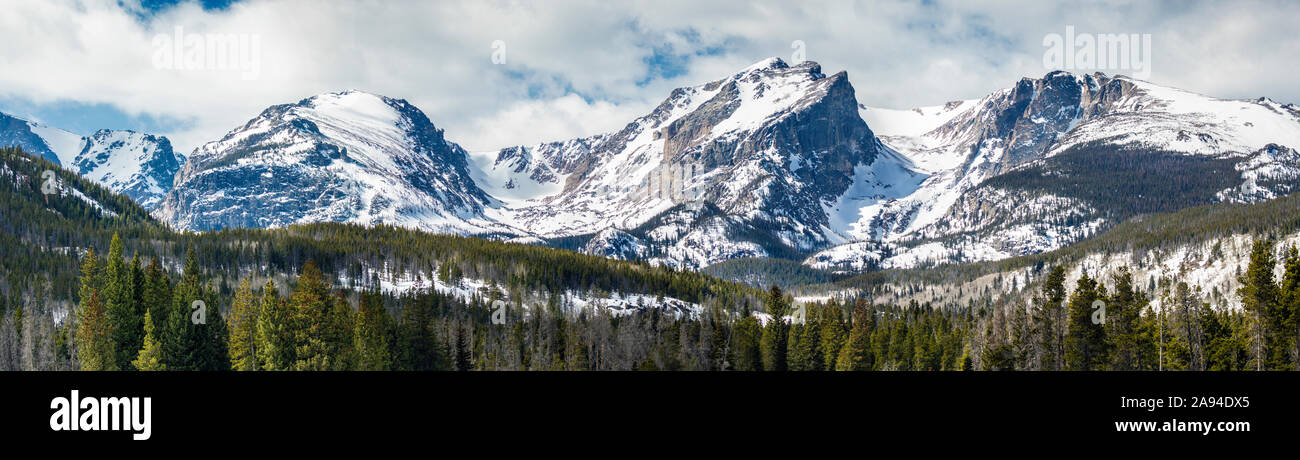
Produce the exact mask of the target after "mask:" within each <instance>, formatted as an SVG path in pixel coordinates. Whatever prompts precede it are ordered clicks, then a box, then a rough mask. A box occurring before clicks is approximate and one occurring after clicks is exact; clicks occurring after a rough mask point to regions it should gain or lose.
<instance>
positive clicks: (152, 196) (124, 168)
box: [0, 113, 184, 210]
mask: <svg viewBox="0 0 1300 460" xmlns="http://www.w3.org/2000/svg"><path fill="white" fill-rule="evenodd" d="M0 146H17V147H21V148H22V149H23V150H24V151H26V152H29V153H32V154H35V155H39V156H42V157H44V158H45V159H47V160H49V161H51V162H53V163H55V164H58V165H60V166H62V167H64V168H66V169H69V170H71V171H73V172H76V173H77V174H80V175H82V176H83V177H86V178H87V179H90V180H93V181H95V182H96V183H98V184H100V185H103V186H105V187H107V188H109V189H110V190H113V191H115V192H118V193H122V194H125V195H127V196H129V197H131V199H133V200H135V201H136V202H137V203H139V204H140V205H141V206H143V207H144V208H145V209H150V210H151V209H154V208H155V207H156V206H157V205H158V204H160V203H161V202H162V197H163V194H165V193H167V190H168V189H170V188H171V185H172V184H171V182H172V177H173V176H174V175H175V174H176V171H177V170H178V169H180V164H181V163H182V162H183V161H184V158H183V157H180V156H178V155H176V154H175V153H173V152H172V146H171V141H169V140H168V139H167V138H166V137H163V136H154V135H151V134H143V133H137V132H134V131H119V130H107V129H101V130H99V131H96V132H95V133H94V134H92V135H90V136H86V137H83V136H81V135H79V134H74V133H71V132H68V131H64V130H62V129H58V128H54V127H50V126H47V125H44V124H41V123H35V122H29V121H26V120H22V119H18V118H14V117H10V116H8V115H5V114H3V113H0Z"/></svg>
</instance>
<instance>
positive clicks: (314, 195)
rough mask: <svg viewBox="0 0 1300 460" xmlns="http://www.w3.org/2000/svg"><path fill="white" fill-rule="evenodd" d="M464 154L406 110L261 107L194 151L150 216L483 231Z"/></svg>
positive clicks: (397, 103)
mask: <svg viewBox="0 0 1300 460" xmlns="http://www.w3.org/2000/svg"><path fill="white" fill-rule="evenodd" d="M495 205H496V201H495V200H494V199H493V198H491V197H489V196H488V195H487V194H486V193H484V191H483V190H482V189H480V188H479V187H478V186H477V185H476V184H475V182H474V179H473V178H472V177H471V173H470V166H469V163H468V160H467V158H466V152H465V150H464V149H462V148H461V147H460V146H459V145H456V144H455V143H452V142H450V141H447V140H446V139H445V138H444V137H443V131H442V130H440V129H437V128H436V127H434V125H433V123H431V122H430V121H429V119H428V118H427V117H426V116H425V115H424V113H423V112H421V111H420V110H419V109H417V108H415V107H414V106H412V105H411V104H409V103H407V102H406V101H404V100H400V99H392V98H388V97H384V96H379V95H375V94H370V93H365V92H360V91H344V92H337V93H327V94H322V95H318V96H314V97H311V98H307V99H304V100H302V101H299V102H298V103H295V104H283V105H277V106H273V107H270V108H268V109H266V110H265V111H263V112H262V114H261V115H259V116H258V117H257V118H254V119H252V120H250V121H249V122H248V123H246V124H245V125H244V126H241V127H239V128H236V129H234V130H232V131H231V132H229V133H227V134H226V135H225V136H224V137H222V138H221V139H220V140H217V141H213V142H209V143H207V144H204V145H203V146H201V147H199V148H198V149H196V150H195V151H194V153H193V154H192V155H191V157H190V161H189V162H188V163H187V164H186V165H185V167H184V168H183V169H182V170H181V172H180V174H179V175H178V176H177V178H176V183H175V187H174V188H173V190H172V191H171V193H169V194H168V196H167V200H166V203H165V206H164V208H163V209H162V210H161V212H160V213H159V216H160V217H161V218H162V219H163V220H165V221H168V222H170V223H171V224H173V225H175V226H177V227H180V228H187V229H196V230H209V229H220V228H227V227H274V226H283V225H289V224H293V223H300V222H322V221H324V222H355V223H362V224H368V225H373V224H392V225H401V226H407V227H413V228H420V229H425V230H430V231H441V232H454V233H478V232H491V231H497V230H500V229H501V226H500V225H499V224H497V223H495V222H492V221H490V220H486V219H484V217H483V213H484V209H485V208H486V207H491V206H495Z"/></svg>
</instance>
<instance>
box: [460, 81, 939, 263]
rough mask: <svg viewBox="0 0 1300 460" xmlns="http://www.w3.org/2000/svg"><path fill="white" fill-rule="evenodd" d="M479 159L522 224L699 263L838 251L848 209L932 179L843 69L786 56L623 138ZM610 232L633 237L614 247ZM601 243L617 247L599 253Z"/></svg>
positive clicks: (692, 93) (661, 110)
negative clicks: (895, 143) (882, 130)
mask: <svg viewBox="0 0 1300 460" xmlns="http://www.w3.org/2000/svg"><path fill="white" fill-rule="evenodd" d="M476 164H478V165H479V167H480V171H481V173H480V175H479V176H480V177H482V178H484V179H483V182H486V183H488V184H489V185H488V186H487V187H486V188H487V189H488V190H489V191H490V192H491V193H493V194H494V195H496V196H498V197H508V198H503V199H506V200H507V203H508V204H507V208H506V209H505V212H508V213H509V217H508V219H513V222H514V223H515V226H516V227H519V228H523V229H526V230H528V231H530V232H533V233H535V234H537V235H539V236H544V237H556V236H570V235H582V234H599V236H598V237H597V238H595V239H594V240H593V241H592V243H591V244H588V245H587V250H588V252H592V253H597V254H606V253H622V252H624V251H623V250H622V249H620V248H626V247H632V246H641V247H643V249H644V252H643V255H645V256H646V257H648V258H652V259H658V260H660V261H663V262H666V263H670V264H675V265H686V266H695V267H698V266H704V265H707V264H710V263H714V262H718V261H721V260H725V259H728V258H734V257H748V256H763V255H775V254H774V253H777V252H781V251H794V252H803V251H810V250H815V249H817V248H820V247H825V246H826V245H828V244H833V243H837V242H843V241H845V240H846V237H847V235H846V234H845V232H844V231H843V220H844V214H845V213H846V212H850V210H855V209H856V208H857V207H859V206H861V205H863V204H866V203H874V202H875V201H878V200H880V199H882V198H890V197H901V196H904V195H906V194H907V193H908V192H910V190H909V189H910V188H911V187H915V185H916V184H919V183H920V182H921V180H922V179H924V177H925V175H924V174H923V173H921V172H919V171H917V170H916V168H914V167H913V165H912V164H911V162H910V161H908V160H907V159H906V158H904V157H902V156H900V155H898V154H897V153H895V152H893V151H892V150H890V149H888V148H885V147H884V146H883V145H882V144H881V143H880V142H879V141H877V140H876V138H875V135H874V134H873V133H872V132H871V129H870V128H868V127H867V125H866V124H865V123H863V121H862V119H861V117H859V116H858V114H857V101H856V98H855V96H854V92H853V87H852V85H851V84H850V83H849V81H848V76H847V74H846V73H844V72H840V73H838V74H835V75H830V76H827V75H825V74H823V73H822V71H821V66H819V65H818V64H817V63H814V62H804V63H801V64H798V65H793V66H791V65H789V64H787V63H786V62H784V61H782V60H781V59H778V58H772V59H767V60H764V61H761V62H759V63H756V64H754V65H752V66H750V67H748V68H746V69H743V70H741V71H740V72H737V73H736V74H733V75H731V76H728V77H726V78H723V79H720V80H716V81H712V82H709V83H706V84H703V85H699V86H693V87H685V88H678V89H676V90H674V91H673V92H672V93H671V94H670V95H669V97H668V99H667V100H665V101H664V102H663V103H662V104H660V105H659V106H658V107H657V108H656V109H655V110H654V111H652V112H651V113H649V114H647V115H645V116H643V117H640V118H638V119H636V120H633V121H632V122H631V123H629V124H628V125H627V126H626V127H624V128H623V129H622V130H620V131H618V132H615V133H606V134H600V135H596V136H591V137H587V138H581V139H573V140H568V141H562V142H552V143H543V144H538V145H532V146H519V147H511V148H507V149H503V150H501V151H500V152H498V153H497V155H496V156H495V158H492V159H487V158H485V157H480V159H479V160H478V161H477V162H476ZM518 191H526V192H525V193H519V192H518ZM504 219H507V218H503V220H504ZM611 228H613V229H619V230H621V231H624V232H626V233H625V234H621V235H619V237H618V238H609V236H610V235H611V233H610V232H608V231H607V230H608V229H611ZM629 238H633V239H637V240H638V241H637V242H636V244H635V245H633V244H629ZM606 241H609V242H617V243H618V245H619V247H618V248H615V247H593V245H599V244H598V243H600V242H606Z"/></svg>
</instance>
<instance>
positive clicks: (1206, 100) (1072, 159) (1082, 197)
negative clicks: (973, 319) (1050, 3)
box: [806, 72, 1300, 270]
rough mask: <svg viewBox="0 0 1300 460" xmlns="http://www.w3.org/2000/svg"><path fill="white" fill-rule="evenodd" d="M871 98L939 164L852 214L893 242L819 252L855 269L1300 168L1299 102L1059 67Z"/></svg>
mask: <svg viewBox="0 0 1300 460" xmlns="http://www.w3.org/2000/svg"><path fill="white" fill-rule="evenodd" d="M861 109H862V110H861V113H862V114H863V117H864V118H865V119H867V120H868V122H869V123H871V124H873V125H875V126H880V127H887V128H888V129H889V130H887V131H886V132H884V133H883V134H882V135H881V139H882V141H883V142H884V143H885V144H886V145H888V146H890V147H891V148H894V149H896V150H898V151H899V152H901V153H903V154H904V155H906V156H908V157H909V158H911V159H912V160H914V161H915V162H916V163H917V164H918V165H919V166H920V167H922V168H924V169H926V170H928V171H929V172H930V173H931V175H930V176H929V178H928V179H927V180H926V181H925V182H924V183H923V184H921V186H920V187H918V188H917V190H916V192H915V193H913V194H911V195H909V196H907V197H904V198H901V199H898V200H893V201H889V202H886V203H884V204H882V205H879V206H875V207H872V208H864V210H863V212H862V219H861V220H859V221H858V225H857V226H856V227H855V228H857V229H863V230H865V231H859V232H857V233H855V234H854V236H855V237H856V238H857V239H859V240H861V241H876V242H880V243H883V246H884V247H885V248H887V249H882V245H881V244H872V245H861V244H857V245H851V246H845V247H839V248H833V249H830V250H826V251H823V252H822V253H819V254H815V255H814V256H813V257H810V258H809V259H807V262H806V263H808V264H809V265H813V266H818V267H823V268H839V269H845V270H853V269H854V268H853V267H855V266H860V265H863V264H862V262H861V261H863V260H874V261H879V266H880V267H882V268H896V267H914V266H923V265H927V264H934V263H947V262H967V261H975V260H992V259H1001V258H1006V257H1013V256H1017V255H1024V254H1034V253H1038V252H1043V251H1047V250H1051V249H1055V248H1059V247H1063V246H1065V245H1069V244H1071V243H1073V242H1076V241H1079V240H1080V239H1082V238H1086V237H1089V236H1091V235H1094V234H1096V233H1098V232H1099V231H1103V230H1105V229H1106V228H1109V227H1110V226H1112V225H1115V224H1117V223H1119V221H1121V220H1123V219H1124V218H1127V217H1129V216H1132V215H1135V214H1140V213H1144V212H1166V211H1172V210H1176V209H1178V208H1179V207H1180V206H1192V205H1197V204H1208V203H1212V202H1216V201H1241V202H1250V201H1258V200H1262V199H1271V198H1274V197H1277V196H1281V195H1283V194H1286V193H1289V192H1290V191H1292V190H1293V189H1294V188H1295V185H1294V178H1295V177H1300V173H1298V172H1297V171H1300V168H1297V167H1296V166H1295V165H1294V161H1295V160H1294V157H1293V156H1292V155H1291V154H1290V152H1291V151H1292V149H1291V148H1290V147H1287V146H1288V145H1295V144H1297V143H1300V116H1298V111H1297V110H1296V108H1295V107H1294V106H1292V105H1289V104H1278V103H1276V102H1273V101H1271V100H1268V99H1265V98H1261V99H1258V100H1253V101H1239V100H1222V99H1214V98H1210V97H1205V96H1201V95H1198V94H1193V93H1189V92H1186V91H1181V90H1177V89H1173V88H1167V87H1162V86H1158V85H1154V84H1151V83H1149V82H1145V81H1141V80H1134V79H1130V78H1127V77H1123V76H1113V77H1112V76H1106V75H1102V74H1091V75H1072V74H1069V73H1065V72H1052V73H1049V74H1047V75H1046V76H1044V77H1043V78H1041V79H1022V80H1021V81H1019V82H1018V83H1017V84H1016V85H1015V86H1013V87H1011V88H1008V89H1004V90H1000V91H997V92H994V93H993V94H990V95H989V96H987V97H985V98H983V99H980V100H974V101H959V102H953V103H949V104H946V105H945V106H942V107H928V108H922V109H916V110H914V111H890V110H880V109H871V108H867V107H862V108H861ZM1111 192H1115V193H1111ZM1121 192H1122V193H1121ZM1125 197H1127V198H1125ZM864 251H868V252H870V254H866V253H864Z"/></svg>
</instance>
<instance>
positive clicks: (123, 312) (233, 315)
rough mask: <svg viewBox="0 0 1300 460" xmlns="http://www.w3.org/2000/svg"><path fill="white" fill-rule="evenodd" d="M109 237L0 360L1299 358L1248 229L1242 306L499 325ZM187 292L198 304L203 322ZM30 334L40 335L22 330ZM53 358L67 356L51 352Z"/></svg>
mask: <svg viewBox="0 0 1300 460" xmlns="http://www.w3.org/2000/svg"><path fill="white" fill-rule="evenodd" d="M114 241H115V244H111V245H110V247H109V251H108V254H107V255H106V256H104V257H100V256H99V255H98V254H96V253H95V252H94V251H88V252H87V254H86V255H85V256H84V257H83V258H82V277H81V285H80V291H81V293H82V297H81V299H82V300H81V302H80V304H79V305H78V306H77V308H76V312H75V315H73V317H72V318H71V320H70V321H65V322H64V325H63V326H62V327H59V328H57V329H56V330H54V331H53V332H52V333H51V329H50V328H51V325H50V324H49V322H48V320H44V322H36V321H34V324H31V325H28V326H27V327H20V326H19V324H20V323H21V322H22V319H21V317H20V315H21V313H20V312H19V311H16V310H10V311H9V312H7V313H6V315H5V319H4V323H3V328H4V329H3V333H0V352H2V353H3V354H4V355H3V356H4V357H5V359H4V361H5V363H7V364H6V366H8V367H7V369H52V368H68V369H83V370H238V371H258V370H273V371H285V370H299V371H302V370H413V371H418V370H447V371H449V370H738V371H785V370H788V371H868V370H879V371H883V370H917V371H946V370H1295V369H1297V366H1296V364H1297V362H1298V360H1297V359H1296V358H1297V356H1300V329H1297V324H1296V321H1297V319H1300V318H1298V316H1297V312H1298V311H1300V254H1298V253H1297V251H1296V249H1295V248H1287V249H1286V250H1285V252H1284V256H1283V257H1282V258H1281V259H1282V260H1280V261H1279V260H1276V258H1275V256H1274V254H1275V248H1274V244H1273V243H1272V242H1270V241H1262V240H1261V241H1258V242H1257V243H1256V244H1255V245H1254V248H1253V251H1252V255H1251V261H1250V265H1249V267H1248V268H1247V269H1246V270H1245V272H1243V274H1242V275H1241V285H1242V287H1241V289H1240V291H1239V292H1238V295H1239V296H1240V298H1241V300H1242V305H1243V308H1242V309H1240V310H1215V309H1213V308H1211V307H1210V306H1209V304H1208V303H1206V302H1204V301H1203V300H1202V299H1201V297H1200V294H1199V293H1198V292H1197V289H1196V288H1194V287H1192V286H1189V285H1188V284H1187V283H1185V282H1180V283H1176V284H1173V285H1172V286H1169V288H1168V289H1163V290H1159V293H1158V295H1161V296H1162V297H1163V298H1162V299H1161V300H1162V304H1163V305H1165V306H1166V308H1163V309H1160V310H1156V309H1155V308H1154V307H1153V306H1152V299H1151V293H1150V292H1148V291H1147V290H1145V289H1143V288H1142V287H1140V286H1139V284H1141V283H1135V282H1134V279H1133V276H1132V274H1131V273H1129V272H1128V271H1127V270H1124V269H1121V270H1119V271H1118V272H1117V273H1116V274H1114V275H1113V276H1110V277H1108V279H1107V280H1099V279H1094V278H1093V277H1091V276H1090V275H1088V274H1087V273H1084V274H1082V275H1081V276H1080V277H1079V279H1078V280H1077V281H1075V282H1074V288H1073V290H1069V291H1068V294H1067V289H1066V285H1065V284H1066V283H1065V281H1066V272H1065V269H1064V268H1062V267H1056V268H1054V269H1053V270H1051V271H1050V273H1049V275H1048V276H1047V277H1046V279H1045V280H1044V281H1043V283H1042V285H1041V287H1039V289H1038V293H1037V295H1036V296H1034V299H1033V301H1032V304H1030V305H969V306H966V307H961V308H957V307H944V308H931V307H930V306H927V305H916V304H911V305H906V306H887V305H870V304H868V303H867V302H866V301H865V300H861V299H859V300H856V301H852V302H841V301H837V300H832V301H828V302H813V303H805V304H801V305H798V306H795V305H793V302H792V298H791V297H790V296H789V295H787V294H785V293H783V292H782V291H781V290H780V289H779V288H777V287H775V286H773V287H772V288H770V289H769V290H768V291H767V292H765V293H764V296H763V298H762V299H761V302H760V303H758V304H756V305H755V307H761V310H762V312H760V313H761V314H754V313H755V311H753V310H751V307H750V306H749V305H741V306H740V307H739V308H738V309H735V310H728V309H724V308H712V309H709V310H707V311H704V312H702V313H701V314H700V315H699V316H698V317H691V316H689V315H680V314H674V313H673V312H670V311H667V310H664V309H658V308H650V309H646V310H644V311H642V312H640V313H633V314H623V315H616V314H614V313H612V312H610V311H609V310H607V309H576V310H575V309H570V308H565V307H564V305H562V302H563V301H562V300H561V299H560V298H559V297H558V296H552V297H551V298H550V299H549V301H548V302H546V304H545V305H541V306H534V307H531V308H520V307H519V306H517V305H510V306H509V307H507V310H508V311H506V312H505V321H504V322H502V323H497V322H495V321H493V320H492V316H493V313H494V311H493V306H492V304H491V301H492V300H496V299H495V298H492V297H491V296H485V297H482V298H478V297H476V298H473V299H460V298H457V297H452V296H447V295H443V294H440V293H438V292H437V291H435V290H433V289H432V288H431V287H424V286H417V287H415V288H414V289H412V290H411V291H410V292H407V293H403V294H399V295H393V294H389V293H383V292H380V291H379V290H377V289H374V288H369V289H365V290H363V291H362V292H348V290H347V289H343V288H341V287H339V286H332V285H331V283H330V281H329V280H328V279H327V277H326V276H325V274H324V273H323V272H322V271H321V270H320V269H319V268H318V267H317V266H316V264H315V263H314V262H313V261H310V260H309V261H308V262H306V263H305V264H304V265H303V267H302V269H301V270H300V271H299V273H298V276H297V277H296V279H295V280H293V282H292V283H291V284H292V286H287V285H286V286H277V285H276V283H274V282H267V283H265V284H264V285H262V286H258V287H255V286H253V285H252V283H251V282H250V281H249V280H248V279H245V280H243V281H242V282H241V283H240V284H239V286H238V287H237V288H236V290H235V294H234V296H233V298H232V299H231V300H230V301H229V302H228V303H229V306H228V308H224V309H223V308H217V307H216V306H217V305H219V300H218V299H217V296H215V295H214V293H213V289H212V287H211V286H210V285H209V283H206V282H204V281H203V276H202V270H201V269H200V267H199V266H198V265H197V263H196V262H195V257H194V255H193V253H192V252H191V253H190V254H189V256H187V257H186V262H185V265H184V268H183V271H182V273H181V274H180V276H179V278H178V279H176V280H174V281H173V280H172V279H171V278H170V277H168V276H167V275H166V273H165V272H164V271H163V270H162V269H161V267H160V266H159V263H158V261H157V260H156V259H153V260H150V262H149V263H148V264H145V263H143V262H142V261H141V260H140V257H139V256H133V257H132V258H131V259H126V258H125V257H124V255H123V254H122V253H121V251H122V250H121V244H120V241H118V239H116V238H115V239H114ZM1275 272H1280V275H1277V276H1275ZM435 273H436V271H435ZM444 275H445V276H450V275H448V274H446V273H444V274H442V275H439V276H444ZM420 284H421V285H422V284H423V283H420ZM195 300H201V301H204V302H205V303H206V304H207V305H209V306H211V309H210V310H208V312H207V317H206V318H205V319H206V322H204V323H196V321H195V318H196V316H195V315H196V312H197V309H195V307H194V301H195ZM1099 300H1100V301H1102V302H1104V304H1105V313H1104V319H1103V318H1100V317H1099V315H1098V312H1097V308H1096V305H1097V301H1099ZM39 317H40V316H36V318H39ZM1098 319H1101V321H1098ZM29 321H31V320H29ZM41 337H45V338H46V341H47V343H48V345H46V346H36V345H38V343H39V342H41ZM60 359H63V360H70V361H71V365H70V366H64V367H59V366H57V365H54V364H52V363H57V362H59V360H60Z"/></svg>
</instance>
